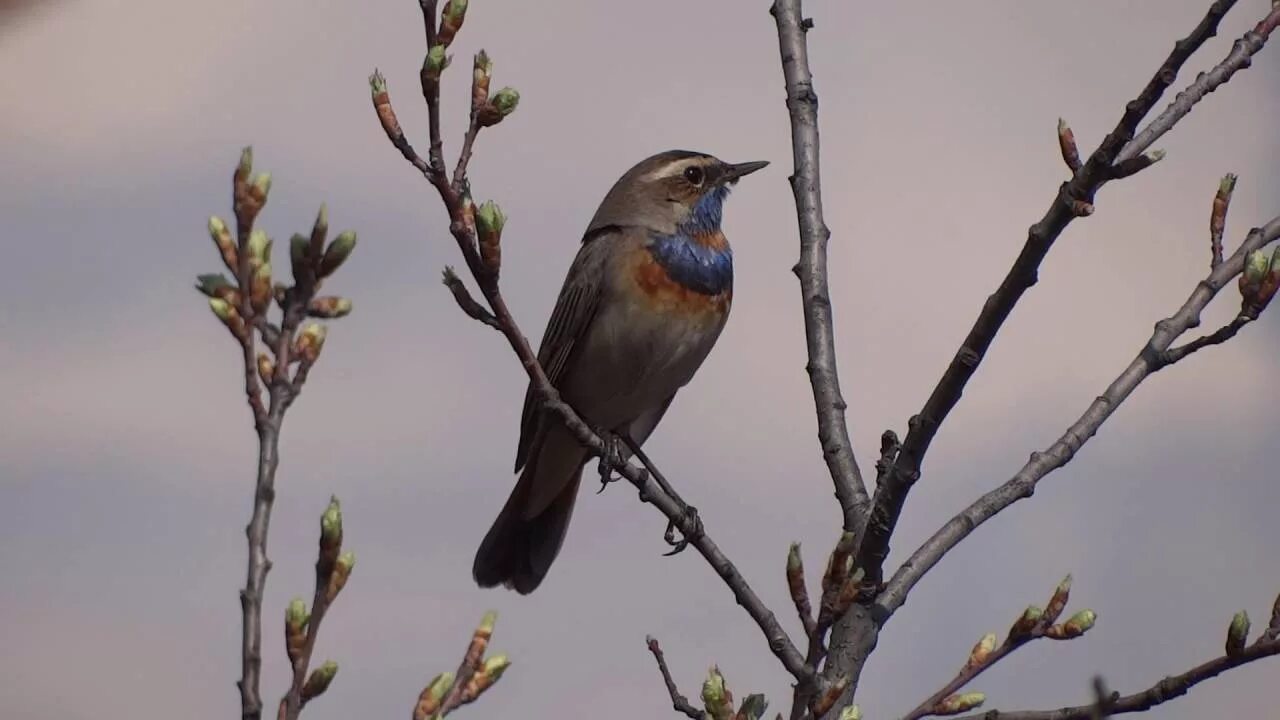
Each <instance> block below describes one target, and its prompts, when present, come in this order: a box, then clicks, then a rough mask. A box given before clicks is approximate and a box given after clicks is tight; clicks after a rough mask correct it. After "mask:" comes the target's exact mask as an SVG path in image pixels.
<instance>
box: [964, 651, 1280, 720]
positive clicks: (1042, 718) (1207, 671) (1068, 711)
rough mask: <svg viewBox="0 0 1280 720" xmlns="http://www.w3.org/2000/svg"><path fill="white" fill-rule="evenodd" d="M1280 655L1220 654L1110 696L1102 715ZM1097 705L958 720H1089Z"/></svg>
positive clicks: (1135, 708)
mask: <svg viewBox="0 0 1280 720" xmlns="http://www.w3.org/2000/svg"><path fill="white" fill-rule="evenodd" d="M1274 655H1280V640H1274V639H1272V640H1266V641H1259V642H1256V643H1254V644H1253V645H1250V646H1249V647H1247V648H1245V650H1244V651H1243V652H1242V653H1241V654H1239V655H1236V656H1234V657H1229V656H1227V655H1222V656H1220V657H1217V658H1214V659H1213V660H1210V661H1208V662H1206V663H1203V664H1201V665H1197V666H1196V667H1194V668H1191V669H1190V670H1188V671H1187V672H1185V673H1183V674H1181V675H1173V676H1170V677H1166V678H1165V679H1163V680H1161V681H1160V682H1158V683H1156V684H1155V685H1152V686H1151V687H1149V688H1147V689H1146V690H1143V691H1141V692H1137V693H1134V694H1132V695H1119V694H1118V693H1112V694H1111V695H1110V697H1109V698H1108V700H1107V702H1106V703H1105V704H1106V706H1107V707H1106V709H1105V712H1106V713H1107V714H1110V715H1123V714H1126V713H1136V712H1144V711H1146V710H1150V709H1151V708H1153V707H1155V706H1157V705H1161V704H1163V703H1166V702H1169V701H1170V700H1173V699H1175V698H1179V697H1182V696H1183V695H1185V694H1187V691H1188V690H1190V689H1191V688H1193V687H1195V686H1196V685H1199V684H1200V683H1202V682H1204V681H1205V680H1209V679H1211V678H1214V677H1217V676H1218V675H1221V674H1222V673H1224V672H1226V671H1228V670H1230V669H1232V668H1236V667H1239V666H1241V665H1247V664H1249V663H1251V662H1254V661H1256V660H1261V659H1263V658H1268V657H1272V656H1274ZM1098 704H1099V703H1098V702H1096V701H1095V702H1092V703H1089V704H1088V705H1077V706H1075V707H1064V708H1059V709H1057V710H1015V711H1011V712H1010V711H1001V710H989V711H987V712H984V713H978V714H975V715H965V716H964V717H962V718H960V720H1092V719H1093V718H1096V717H1098V716H1099V715H1098Z"/></svg>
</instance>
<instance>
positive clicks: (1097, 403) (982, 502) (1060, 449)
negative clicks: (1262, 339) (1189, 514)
mask: <svg viewBox="0 0 1280 720" xmlns="http://www.w3.org/2000/svg"><path fill="white" fill-rule="evenodd" d="M1277 237H1280V217H1278V218H1275V219H1273V220H1272V221H1271V222H1269V223H1267V225H1266V226H1264V227H1262V228H1255V229H1254V230H1253V231H1251V232H1250V233H1249V235H1248V237H1247V238H1246V239H1245V241H1244V243H1243V244H1242V245H1241V247H1240V249H1238V250H1236V252H1235V253H1234V254H1233V255H1232V256H1231V257H1230V258H1228V259H1227V260H1225V261H1224V262H1223V263H1222V264H1220V265H1219V266H1218V267H1216V268H1214V269H1213V271H1212V272H1211V273H1210V274H1209V275H1208V277H1206V278H1205V279H1204V280H1202V281H1200V283H1199V284H1198V285H1197V286H1196V288H1195V290H1194V291H1193V292H1192V293H1191V296H1190V297H1189V298H1188V299H1187V301H1186V302H1185V303H1184V304H1183V305H1182V307H1181V308H1180V309H1179V310H1178V312H1177V313H1175V314H1174V315H1172V316H1171V317H1169V318H1166V319H1164V320H1161V321H1160V322H1158V323H1156V327H1155V331H1154V332H1153V333H1152V335H1151V338H1150V339H1149V340H1148V341H1147V342H1146V343H1145V344H1144V345H1143V347H1142V349H1141V351H1140V352H1139V353H1138V356H1137V357H1136V358H1134V360H1133V362H1131V363H1130V364H1129V366H1128V367H1127V368H1125V370H1124V372H1122V373H1121V374H1120V376H1119V377H1117V378H1116V379H1115V380H1114V381H1112V383H1111V385H1110V386H1109V387H1108V388H1107V389H1106V391H1105V392H1104V393H1103V394H1102V395H1100V396H1098V398H1097V399H1095V400H1094V401H1093V402H1092V403H1091V404H1090V405H1089V408H1088V409H1087V410H1086V411H1085V412H1084V414H1083V415H1081V416H1080V418H1079V419H1078V420H1076V421H1075V423H1073V424H1072V425H1071V427H1070V428H1068V429H1067V431H1066V432H1065V433H1064V434H1063V435H1062V437H1061V438H1059V439H1058V441H1057V442H1055V443H1054V444H1053V445H1052V446H1050V447H1049V448H1048V449H1046V450H1044V451H1041V452H1035V453H1032V455H1031V459H1030V460H1029V461H1028V462H1027V463H1026V465H1024V466H1023V467H1022V469H1021V470H1019V471H1018V473H1017V474H1016V475H1014V476H1013V477H1012V478H1010V479H1009V480H1008V481H1007V482H1005V483H1004V484H1003V485H1001V486H1000V487H998V488H996V489H995V490H992V491H991V492H988V493H987V494H985V495H983V496H982V497H981V498H979V499H978V500H977V501H975V502H974V503H973V504H972V505H970V506H969V507H968V508H966V509H965V510H964V511H963V512H961V513H960V514H959V515H957V516H955V517H954V518H952V519H951V520H949V521H948V522H947V523H946V524H945V525H943V526H942V528H940V529H939V530H938V531H937V532H936V533H934V534H933V536H932V537H931V538H929V539H928V540H926V541H925V543H924V544H923V545H921V546H920V548H919V549H917V550H916V551H915V552H914V553H912V555H911V557H910V558H908V559H907V561H906V562H904V563H903V564H902V566H901V567H900V568H898V571H897V572H896V573H894V575H893V578H892V579H890V580H889V582H888V583H887V585H886V586H885V589H884V591H883V592H882V593H881V594H880V596H879V598H877V602H878V603H879V604H880V605H881V606H882V607H883V610H884V612H885V613H886V614H887V615H892V613H893V612H894V611H896V610H897V609H898V608H899V607H901V606H902V603H903V602H904V601H905V600H906V597H907V594H908V593H909V592H910V591H911V589H912V588H913V587H915V584H916V583H917V582H919V581H920V578H922V577H924V575H925V574H926V573H927V572H929V570H930V569H931V568H932V567H933V566H934V565H936V564H937V563H938V561H939V560H941V559H942V557H943V556H944V555H946V554H947V553H948V552H950V551H951V549H952V548H954V547H955V546H956V545H957V544H958V543H959V542H960V541H961V540H963V539H964V538H965V537H968V535H969V533H971V532H973V531H974V530H975V529H976V528H977V527H978V526H979V525H981V524H983V523H984V522H986V521H987V520H990V519H991V518H992V517H995V515H996V514H997V513H999V512H1001V511H1002V510H1004V509H1005V508H1007V507H1009V506H1010V505H1012V504H1013V503H1015V502H1017V501H1018V500H1021V499H1023V498H1028V497H1031V495H1032V493H1034V492H1035V489H1036V485H1037V484H1038V483H1039V482H1040V481H1041V480H1042V479H1044V477H1045V476H1046V475H1048V474H1049V473H1050V472H1052V471H1054V470H1056V469H1058V468H1060V467H1062V466H1063V465H1066V464H1067V463H1068V462H1069V461H1070V460H1071V459H1072V458H1073V457H1075V454H1076V453H1077V452H1079V451H1080V448H1081V447H1083V446H1084V444H1085V443H1086V442H1087V441H1088V440H1089V438H1091V437H1093V435H1094V434H1095V433H1096V432H1097V431H1098V429H1099V428H1100V427H1102V424H1103V423H1104V422H1106V420H1107V418H1109V417H1111V414H1112V413H1113V412H1115V410H1116V408H1117V407H1119V406H1120V404H1121V403H1123V402H1124V401H1125V399H1126V398H1128V397H1129V395H1130V394H1132V393H1133V391H1134V390H1136V389H1137V387H1138V385H1140V384H1141V383H1142V381H1143V380H1145V379H1146V378H1147V377H1149V376H1150V375H1151V374H1152V373H1154V372H1156V371H1158V370H1160V369H1161V368H1164V367H1167V366H1168V364H1169V363H1168V362H1166V359H1167V358H1166V356H1165V353H1166V352H1167V351H1168V350H1169V348H1170V346H1171V345H1172V344H1173V342H1174V341H1175V340H1176V339H1177V338H1178V337H1180V336H1181V335H1182V334H1183V333H1185V332H1186V331H1187V330H1189V329H1191V328H1193V327H1196V326H1197V325H1199V323H1200V314H1201V312H1202V311H1203V310H1204V308H1205V307H1206V306H1207V305H1208V304H1209V301H1211V300H1212V299H1213V298H1214V297H1215V296H1216V295H1217V294H1218V292H1219V291H1221V290H1222V288H1223V287H1225V286H1226V285H1227V283H1228V282H1230V281H1231V279H1232V278H1234V277H1236V276H1237V275H1239V274H1240V273H1241V272H1242V271H1243V269H1244V259H1245V256H1246V255H1248V254H1249V253H1250V252H1252V251H1254V250H1257V249H1259V248H1261V247H1263V246H1264V245H1266V244H1267V243H1269V242H1271V241H1272V240H1274V239H1275V238H1277ZM1193 344H1194V343H1193ZM1204 344H1209V343H1207V342H1206V343H1204ZM1188 354H1189V351H1187V352H1182V353H1180V354H1178V359H1181V358H1184V357H1186V356H1187V355H1188Z"/></svg>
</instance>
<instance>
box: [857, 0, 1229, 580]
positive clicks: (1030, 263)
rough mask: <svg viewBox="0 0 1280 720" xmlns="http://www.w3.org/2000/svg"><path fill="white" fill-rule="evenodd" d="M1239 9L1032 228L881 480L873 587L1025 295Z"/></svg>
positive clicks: (1212, 14) (1167, 72)
mask: <svg viewBox="0 0 1280 720" xmlns="http://www.w3.org/2000/svg"><path fill="white" fill-rule="evenodd" d="M1234 4H1235V0H1218V2H1215V3H1213V5H1212V6H1211V7H1210V8H1209V11H1208V13H1207V14H1206V15H1205V16H1204V18H1203V19H1201V21H1200V23H1199V24H1198V25H1197V26H1196V28H1195V29H1194V30H1193V31H1192V32H1191V34H1189V35H1188V36H1187V37H1186V38H1184V39H1182V40H1180V41H1178V42H1177V43H1176V44H1175V45H1174V48H1173V51H1172V52H1171V53H1170V54H1169V56H1168V57H1167V58H1166V59H1165V61H1164V62H1163V63H1162V64H1161V66H1160V68H1159V69H1158V70H1157V71H1156V73H1155V74H1154V75H1153V76H1152V78H1151V80H1149V81H1148V82H1147V85H1146V87H1144V88H1143V90H1142V92H1141V93H1139V94H1138V96H1137V97H1136V98H1135V99H1134V100H1133V101H1131V102H1130V103H1128V104H1127V105H1126V106H1125V112H1124V114H1123V115H1122V116H1121V118H1120V121H1119V122H1118V123H1117V124H1116V126H1115V128H1114V129H1113V130H1112V131H1111V133H1110V134H1108V135H1107V136H1106V138H1105V139H1104V140H1103V141H1102V143H1101V144H1100V145H1099V146H1098V148H1097V150H1095V151H1094V152H1093V154H1092V155H1090V156H1089V159H1088V160H1087V161H1086V162H1085V163H1084V166H1083V167H1082V168H1081V169H1080V170H1079V171H1078V172H1076V173H1075V175H1074V177H1072V179H1071V180H1070V181H1069V182H1067V183H1064V184H1063V185H1062V186H1061V188H1059V190H1058V193H1057V195H1056V196H1055V197H1054V200H1053V203H1052V204H1051V205H1050V207H1049V210H1048V212H1046V213H1045V215H1044V217H1043V218H1041V220H1040V221H1039V222H1038V223H1036V224H1035V225H1032V226H1031V229H1030V230H1029V232H1028V234H1027V242H1026V244H1025V245H1024V246H1023V248H1022V252H1021V253H1020V254H1019V255H1018V258H1017V260H1016V261H1015V262H1014V264H1013V266H1012V267H1011V268H1010V269H1009V272H1008V274H1007V275H1006V276H1005V278H1004V280H1003V281H1002V282H1001V283H1000V287H999V289H997V290H996V292H995V293H994V294H992V295H991V296H990V297H989V298H988V299H987V301H986V303H985V304H984V305H983V307H982V311H981V312H980V313H979V315H978V319H977V320H976V321H975V322H974V324H973V328H972V329H971V330H970V331H969V334H968V336H966V337H965V339H964V342H963V343H962V344H961V346H960V349H959V350H958V351H957V352H956V354H955V357H954V358H953V359H952V360H951V363H950V365H949V366H948V367H947V370H946V372H945V373H944V374H943V376H942V379H941V380H940V381H939V382H938V384H937V386H936V387H935V388H934V389H933V392H932V393H931V394H930V395H929V399H928V400H927V401H925V404H924V407H923V408H922V409H921V410H920V412H919V414H917V415H915V416H914V417H912V418H911V421H910V427H909V430H908V433H907V437H906V439H905V440H904V441H903V443H902V449H901V451H900V452H899V453H898V455H897V457H896V459H895V461H894V462H893V463H892V465H891V466H890V467H889V469H888V472H885V473H881V474H880V475H879V476H878V477H877V478H876V480H877V484H876V492H875V496H874V497H873V499H872V509H871V518H870V520H869V522H868V524H867V531H866V536H865V538H864V539H863V542H862V545H861V547H860V548H859V552H858V564H859V566H860V567H863V568H864V569H865V570H866V572H867V579H868V581H870V582H877V581H879V579H880V578H881V577H882V568H883V565H884V561H885V558H886V557H887V556H888V554H889V540H890V538H891V537H892V535H893V531H894V528H895V527H896V526H897V521H898V517H899V516H900V515H901V513H902V508H903V505H904V503H905V502H906V498H907V494H908V492H910V490H911V487H912V485H914V484H915V482H916V481H917V480H918V479H919V478H920V473H921V468H922V465H923V462H924V457H925V454H926V453H927V452H928V450H929V446H930V444H931V443H932V442H933V438H934V437H935V436H936V435H937V432H938V430H939V429H940V428H941V426H942V424H943V422H944V421H945V420H946V419H947V416H948V415H949V414H950V412H951V410H952V409H953V408H954V407H955V406H956V404H957V403H958V402H959V401H960V396H961V394H962V393H963V392H964V388H965V386H966V385H967V384H968V382H969V380H970V379H971V378H972V377H973V375H974V373H976V372H977V370H978V366H979V365H980V364H981V363H982V359H983V357H984V356H985V355H986V353H987V350H988V349H990V347H991V344H992V342H993V341H994V340H995V338H996V335H997V333H999V331H1000V329H1001V328H1002V327H1003V326H1004V323H1005V321H1006V320H1007V319H1008V318H1009V315H1010V314H1011V313H1012V312H1013V308H1014V307H1015V306H1016V305H1017V304H1018V302H1019V300H1020V299H1021V298H1022V295H1023V294H1024V293H1025V292H1026V291H1027V290H1029V289H1030V288H1031V287H1032V286H1033V285H1035V283H1036V280H1037V273H1038V270H1039V267H1040V265H1041V263H1042V262H1043V261H1044V259H1045V257H1046V256H1047V255H1048V253H1049V250H1050V249H1051V248H1052V247H1053V244H1054V242H1055V241H1056V240H1057V239H1058V237H1059V236H1060V235H1061V234H1062V232H1063V230H1065V229H1066V227H1067V225H1069V224H1070V223H1071V221H1072V220H1074V219H1075V218H1076V217H1079V216H1081V215H1082V214H1085V213H1086V212H1087V211H1091V209H1092V203H1093V200H1094V195H1095V193H1096V192H1097V191H1098V189H1099V188H1101V187H1102V185H1103V184H1105V183H1106V182H1107V181H1108V180H1110V179H1111V178H1112V177H1114V175H1113V171H1112V167H1113V165H1114V164H1115V161H1116V160H1117V159H1118V157H1119V153H1120V151H1121V148H1122V147H1125V146H1126V145H1127V144H1128V145H1129V147H1135V146H1134V145H1133V144H1131V143H1130V142H1129V141H1130V140H1131V139H1132V138H1133V136H1134V132H1135V131H1136V129H1137V127H1138V124H1139V123H1140V122H1141V121H1142V119H1143V118H1144V117H1146V115H1147V114H1148V113H1149V112H1150V111H1151V109H1152V108H1153V107H1155V105H1156V103H1157V102H1159V100H1160V97H1161V96H1162V95H1163V94H1164V91H1165V89H1166V88H1167V87H1168V86H1169V85H1171V84H1172V83H1173V81H1174V80H1175V79H1176V78H1177V74H1178V71H1179V70H1180V69H1181V68H1182V66H1183V64H1184V63H1186V61H1187V60H1188V59H1189V58H1190V57H1191V55H1192V54H1194V53H1195V52H1196V51H1197V50H1198V49H1199V48H1200V47H1201V46H1202V45H1203V44H1204V43H1205V42H1206V41H1208V40H1209V39H1210V38H1211V37H1213V36H1214V35H1215V34H1216V33H1217V28H1218V23H1219V22H1220V21H1221V20H1222V17H1223V15H1225V14H1226V12H1227V11H1228V10H1230V9H1231V6H1232V5H1234ZM1153 139H1154V138H1153ZM1148 144H1149V143H1148ZM1145 148H1146V146H1145V145H1143V146H1141V148H1140V149H1139V152H1140V151H1141V150H1142V149H1145ZM1136 154H1137V153H1133V155H1136ZM1129 157H1132V155H1131V156H1129ZM1119 159H1124V158H1119Z"/></svg>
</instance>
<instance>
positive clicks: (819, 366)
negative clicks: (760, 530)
mask: <svg viewBox="0 0 1280 720" xmlns="http://www.w3.org/2000/svg"><path fill="white" fill-rule="evenodd" d="M800 5H801V0H776V2H774V4H773V7H772V8H770V12H771V13H772V14H773V17H774V20H775V22H776V23H777V25H778V49H779V52H780V53H781V55H782V74H783V77H784V78H785V79H786V88H787V110H788V111H789V112H790V114H791V154H792V156H793V158H794V160H795V172H794V174H792V175H791V178H790V181H791V192H792V193H793V194H794V195H795V203H796V216H797V219H798V221H799V224H800V261H799V262H798V263H796V266H795V267H794V268H793V271H794V272H795V274H796V277H798V278H799V279H800V293H801V300H802V303H803V305H804V335H805V344H806V345H807V346H808V351H809V364H808V366H807V367H806V369H807V370H808V372H809V384H810V385H811V386H812V388H813V404H814V407H815V408H816V410H817V415H818V442H819V443H820V444H821V446H822V457H823V458H824V459H825V460H826V461H827V470H828V471H830V473H831V480H832V482H833V483H834V484H835V490H836V498H837V499H838V500H839V501H840V509H841V511H842V513H843V518H844V529H845V530H847V531H849V532H859V531H860V528H861V527H862V525H863V524H864V523H865V518H866V514H867V508H868V507H869V505H870V498H869V497H868V496H867V490H866V486H865V485H864V484H863V482H862V474H861V472H859V470H858V462H857V460H856V458H855V457H854V454H853V445H852V443H851V442H850V441H849V428H848V425H847V423H846V422H845V409H846V408H847V407H848V406H847V404H846V403H845V401H844V397H843V396H842V395H841V394H840V377H839V373H838V371H837V369H836V340H835V331H834V329H833V328H832V309H831V293H830V289H829V287H828V283H827V240H828V239H829V238H830V237H831V231H830V230H829V229H828V228H827V225H826V222H824V221H823V219H822V181H821V177H820V175H819V166H818V95H817V93H815V92H814V90H813V76H812V74H810V72H809V50H808V46H807V44H806V39H805V33H807V32H808V31H809V28H811V27H812V26H813V21H812V20H808V19H805V18H804V17H803V16H802V15H803V12H802V10H801V7H800Z"/></svg>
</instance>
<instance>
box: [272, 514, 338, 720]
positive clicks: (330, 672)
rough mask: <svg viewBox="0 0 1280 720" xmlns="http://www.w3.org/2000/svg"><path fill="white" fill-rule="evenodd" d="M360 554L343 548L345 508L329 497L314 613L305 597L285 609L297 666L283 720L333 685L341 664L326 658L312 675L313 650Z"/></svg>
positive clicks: (289, 642)
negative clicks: (308, 608) (321, 627)
mask: <svg viewBox="0 0 1280 720" xmlns="http://www.w3.org/2000/svg"><path fill="white" fill-rule="evenodd" d="M355 565H356V556H355V553H353V552H351V551H347V552H343V551H342V507H341V505H340V504H339V503H338V498H336V497H333V498H330V500H329V506H328V507H327V508H325V511H324V513H323V514H321V515H320V551H319V553H318V554H317V557H316V586H315V592H314V593H313V595H312V600H311V612H310V613H308V612H307V604H306V601H304V600H303V599H302V598H294V599H293V601H292V602H290V603H289V607H288V609H287V610H286V611H285V619H284V637H285V650H286V652H287V653H288V656H289V663H290V665H291V666H292V667H293V682H292V683H291V684H290V686H289V691H288V692H287V693H285V695H284V697H282V698H280V712H279V715H278V716H277V717H279V718H280V720H297V717H298V715H299V713H301V712H302V708H303V706H304V705H306V704H307V703H308V702H310V701H311V700H313V699H315V698H316V697H318V696H319V695H320V694H321V693H323V692H324V691H325V690H327V689H328V688H329V684H330V683H332V682H333V678H334V676H335V675H337V674H338V663H336V662H334V661H332V660H326V661H325V662H324V664H322V665H321V666H320V667H318V668H316V669H315V670H312V671H311V672H310V674H308V672H307V671H308V669H309V668H310V665H311V653H312V651H313V650H314V649H315V645H316V638H317V636H319V634H320V623H321V621H322V620H324V616H325V613H326V612H328V610H329V606H330V605H332V604H333V601H334V600H335V599H337V597H338V593H339V592H341V591H342V588H343V587H345V586H346V584H347V579H348V578H349V577H351V571H352V569H354V568H355Z"/></svg>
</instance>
